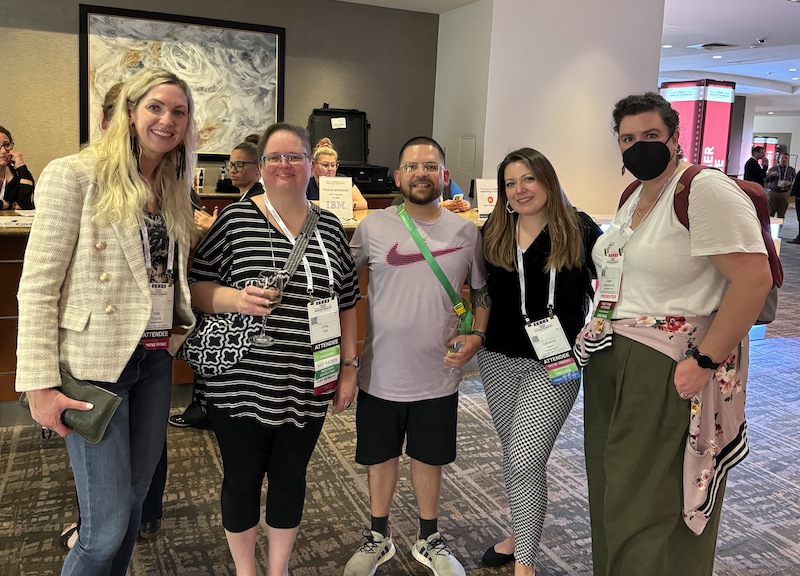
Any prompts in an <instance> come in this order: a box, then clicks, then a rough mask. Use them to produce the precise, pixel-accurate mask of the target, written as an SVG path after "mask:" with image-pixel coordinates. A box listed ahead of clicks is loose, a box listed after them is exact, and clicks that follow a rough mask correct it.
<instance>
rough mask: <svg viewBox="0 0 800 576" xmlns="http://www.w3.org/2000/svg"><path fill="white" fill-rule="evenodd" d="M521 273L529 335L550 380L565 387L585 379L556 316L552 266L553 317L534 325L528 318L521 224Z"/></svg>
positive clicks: (549, 307)
mask: <svg viewBox="0 0 800 576" xmlns="http://www.w3.org/2000/svg"><path fill="white" fill-rule="evenodd" d="M517 270H518V271H519V273H518V274H517V277H518V279H519V293H520V312H522V317H523V318H524V319H525V332H527V334H528V340H530V342H531V346H533V351H534V352H536V356H537V358H539V362H541V363H542V366H544V368H545V370H547V375H548V376H549V378H550V381H551V382H552V383H553V384H554V385H558V384H564V383H565V382H569V381H570V380H577V379H579V378H580V377H581V373H580V372H579V371H578V365H577V364H575V359H574V358H573V357H572V346H570V344H569V342H567V335H566V334H564V328H563V327H562V326H561V321H560V320H559V319H558V316H556V315H555V313H554V311H555V297H556V269H555V268H553V267H552V266H551V267H550V283H549V285H548V287H547V310H548V311H549V316H548V317H547V318H544V319H542V320H537V321H536V322H531V321H530V319H529V318H528V307H527V304H526V300H527V297H526V294H527V292H526V286H525V256H524V254H523V253H522V249H521V248H520V247H519V222H517Z"/></svg>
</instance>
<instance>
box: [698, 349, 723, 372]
mask: <svg viewBox="0 0 800 576" xmlns="http://www.w3.org/2000/svg"><path fill="white" fill-rule="evenodd" d="M692 358H694V359H695V362H697V365H698V366H700V368H705V369H706V370H716V369H717V368H719V362H714V360H713V359H712V358H711V356H706V355H705V354H701V353H700V349H699V348H692Z"/></svg>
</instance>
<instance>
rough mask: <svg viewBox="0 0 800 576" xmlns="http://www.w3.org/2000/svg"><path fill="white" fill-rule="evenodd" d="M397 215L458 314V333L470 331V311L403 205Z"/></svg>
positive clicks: (399, 206)
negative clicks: (459, 320) (459, 323)
mask: <svg viewBox="0 0 800 576" xmlns="http://www.w3.org/2000/svg"><path fill="white" fill-rule="evenodd" d="M397 214H398V215H399V216H400V220H402V221H403V224H405V226H406V229H407V230H408V233H409V234H411V238H413V239H414V242H415V243H416V244H417V248H419V251H420V253H421V254H422V256H423V257H424V258H425V261H426V262H427V263H428V266H430V267H431V270H433V273H434V274H436V277H437V278H438V279H439V282H441V283H442V286H443V287H444V289H445V291H446V292H447V295H448V296H449V297H450V302H452V303H453V310H455V312H456V314H458V317H459V318H460V319H461V325H460V327H459V332H461V333H462V334H463V333H465V332H462V330H465V329H466V331H467V332H469V331H470V330H472V311H471V310H470V309H469V307H468V306H466V305H465V304H464V301H463V300H462V299H461V298H459V297H458V294H456V291H455V290H453V287H452V286H451V285H450V281H449V280H448V279H447V276H445V274H444V272H442V269H441V268H440V267H439V263H438V262H436V258H434V257H433V254H431V251H430V249H429V248H428V245H427V244H425V240H423V239H422V236H420V234H419V231H418V230H417V227H416V226H414V222H412V220H411V218H410V217H409V215H408V214H407V213H406V205H405V203H403V204H399V205H398V206H397Z"/></svg>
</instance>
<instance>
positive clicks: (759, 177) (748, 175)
mask: <svg viewBox="0 0 800 576" xmlns="http://www.w3.org/2000/svg"><path fill="white" fill-rule="evenodd" d="M767 168H769V162H767V159H766V153H765V152H764V147H763V146H753V150H752V156H751V157H750V159H749V160H748V161H747V162H745V163H744V176H743V180H750V181H751V182H756V183H757V184H759V185H760V186H764V179H765V178H766V177H767Z"/></svg>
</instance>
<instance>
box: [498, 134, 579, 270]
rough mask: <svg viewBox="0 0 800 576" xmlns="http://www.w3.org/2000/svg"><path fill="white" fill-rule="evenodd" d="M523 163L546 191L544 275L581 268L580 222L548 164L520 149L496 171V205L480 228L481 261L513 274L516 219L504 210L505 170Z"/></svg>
mask: <svg viewBox="0 0 800 576" xmlns="http://www.w3.org/2000/svg"><path fill="white" fill-rule="evenodd" d="M514 162H522V163H523V164H525V166H526V167H527V168H528V170H529V171H530V173H531V174H533V177H534V178H536V181H537V182H538V183H539V184H540V185H541V186H542V187H544V189H545V190H547V204H546V205H545V210H546V211H547V229H548V232H549V233H550V256H549V257H548V259H547V262H546V263H545V268H544V269H545V271H547V270H549V269H550V268H551V267H555V269H556V271H558V270H561V269H562V268H577V267H579V266H580V265H581V261H582V259H583V255H582V253H581V252H582V243H583V241H582V234H581V227H580V221H579V220H578V215H577V213H576V212H575V209H574V208H573V207H572V204H570V201H569V199H568V198H567V195H566V194H565V193H564V190H563V189H562V188H561V184H560V183H559V181H558V176H557V175H556V171H555V169H554V168H553V165H552V164H550V161H549V160H548V159H547V158H546V157H545V156H544V154H542V153H541V152H539V151H537V150H534V149H533V148H520V149H519V150H515V151H513V152H511V153H509V154H508V155H507V156H506V157H505V158H504V159H503V161H502V162H501V163H500V165H499V166H498V167H497V195H498V199H497V205H496V206H495V209H494V210H492V213H491V214H490V215H489V219H488V220H487V221H486V224H485V225H484V226H483V257H484V258H486V260H487V261H488V262H490V263H491V264H493V265H495V266H497V267H498V268H503V269H505V270H509V271H511V270H514V269H515V268H516V266H517V259H516V250H517V249H516V229H517V226H516V223H517V221H516V217H515V214H509V212H508V210H506V202H508V196H507V195H506V181H505V171H506V166H508V165H509V164H512V163H514Z"/></svg>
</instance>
